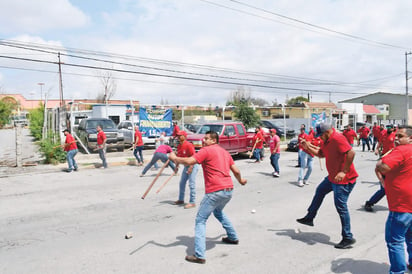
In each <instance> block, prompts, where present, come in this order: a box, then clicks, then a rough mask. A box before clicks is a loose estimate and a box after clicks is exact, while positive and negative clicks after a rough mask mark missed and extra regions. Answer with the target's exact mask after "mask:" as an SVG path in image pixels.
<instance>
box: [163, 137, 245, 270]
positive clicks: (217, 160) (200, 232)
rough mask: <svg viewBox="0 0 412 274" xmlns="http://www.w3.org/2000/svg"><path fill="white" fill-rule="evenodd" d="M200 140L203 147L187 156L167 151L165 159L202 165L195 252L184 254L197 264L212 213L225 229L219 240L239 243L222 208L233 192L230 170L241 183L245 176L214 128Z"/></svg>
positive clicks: (199, 260) (243, 183)
mask: <svg viewBox="0 0 412 274" xmlns="http://www.w3.org/2000/svg"><path fill="white" fill-rule="evenodd" d="M203 142H204V147H203V148H201V149H200V150H199V152H198V153H196V154H195V155H193V156H191V157H189V158H187V157H177V156H176V155H175V154H174V153H171V154H170V155H169V159H170V160H172V161H174V162H176V163H178V164H184V165H194V164H201V165H202V168H203V177H204V178H205V192H206V193H205V196H204V197H203V199H202V202H201V203H200V207H199V211H198V212H197V215H196V222H195V223H196V224H195V254H194V255H188V256H186V258H185V259H186V261H188V262H191V263H199V264H204V263H206V256H205V253H206V222H207V219H208V218H209V216H210V215H211V214H212V213H213V215H214V216H215V217H216V219H217V220H218V221H219V222H220V223H221V224H222V226H223V228H224V229H225V230H226V234H227V237H223V238H222V242H224V243H227V244H239V238H238V236H237V233H236V231H235V229H234V227H233V225H232V223H231V222H230V220H229V219H228V217H227V216H226V214H225V213H223V209H224V208H225V206H226V205H227V203H228V202H229V201H230V199H231V198H232V194H233V181H232V177H231V176H230V171H232V173H233V175H234V176H235V178H236V179H237V181H238V182H239V183H240V184H241V185H245V184H246V183H247V180H246V179H244V178H242V176H241V173H240V171H239V169H238V168H237V167H236V165H235V163H234V161H233V159H232V157H231V156H230V154H229V152H227V151H226V150H225V149H223V148H222V147H221V146H220V145H219V135H218V134H217V133H216V132H214V131H208V132H207V133H206V134H205V137H204V138H203Z"/></svg>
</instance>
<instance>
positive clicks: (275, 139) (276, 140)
mask: <svg viewBox="0 0 412 274" xmlns="http://www.w3.org/2000/svg"><path fill="white" fill-rule="evenodd" d="M279 142H280V138H279V136H277V135H276V134H275V135H274V136H273V137H271V138H270V141H269V148H270V153H271V154H273V153H280V146H278V148H277V150H276V151H275V148H276V145H277V144H278V143H279Z"/></svg>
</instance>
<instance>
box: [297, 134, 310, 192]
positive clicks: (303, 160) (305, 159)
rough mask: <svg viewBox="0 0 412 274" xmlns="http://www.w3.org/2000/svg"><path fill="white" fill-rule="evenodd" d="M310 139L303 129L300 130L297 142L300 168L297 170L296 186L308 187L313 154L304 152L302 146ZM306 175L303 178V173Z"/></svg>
mask: <svg viewBox="0 0 412 274" xmlns="http://www.w3.org/2000/svg"><path fill="white" fill-rule="evenodd" d="M312 139H313V138H312V137H311V136H309V135H307V134H306V132H305V129H304V128H301V129H300V134H299V136H298V142H299V151H298V153H299V159H300V163H299V165H300V168H299V175H298V186H300V187H303V186H304V185H308V184H309V183H308V180H309V177H310V175H311V174H312V166H313V154H311V153H309V152H308V151H306V150H305V148H304V147H303V145H302V142H303V141H306V142H308V143H311V142H312ZM306 168H307V170H306V173H305V176H303V173H304V172H305V169H306Z"/></svg>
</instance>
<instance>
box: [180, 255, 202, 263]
mask: <svg viewBox="0 0 412 274" xmlns="http://www.w3.org/2000/svg"><path fill="white" fill-rule="evenodd" d="M185 259H186V261H188V262H191V263H197V264H205V263H206V260H205V259H200V258H198V257H196V256H195V255H193V256H186V258H185Z"/></svg>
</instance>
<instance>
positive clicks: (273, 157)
mask: <svg viewBox="0 0 412 274" xmlns="http://www.w3.org/2000/svg"><path fill="white" fill-rule="evenodd" d="M279 158H280V153H273V154H271V155H270V164H271V165H272V167H273V169H274V170H275V172H277V173H278V174H279V173H280V169H279Z"/></svg>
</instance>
